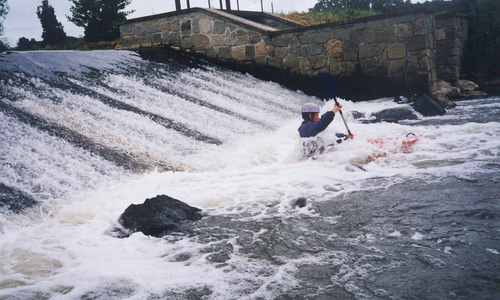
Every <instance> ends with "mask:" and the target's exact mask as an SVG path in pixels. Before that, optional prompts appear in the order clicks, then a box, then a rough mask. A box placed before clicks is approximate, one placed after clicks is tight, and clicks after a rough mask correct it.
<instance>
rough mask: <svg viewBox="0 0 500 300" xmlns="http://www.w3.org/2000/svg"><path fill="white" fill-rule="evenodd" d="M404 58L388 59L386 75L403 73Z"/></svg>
mask: <svg viewBox="0 0 500 300" xmlns="http://www.w3.org/2000/svg"><path fill="white" fill-rule="evenodd" d="M405 66H406V65H405V60H404V59H395V60H390V61H389V67H388V69H387V71H388V75H389V76H391V75H397V74H401V73H404V71H405Z"/></svg>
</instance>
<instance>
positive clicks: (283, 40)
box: [271, 35, 290, 47]
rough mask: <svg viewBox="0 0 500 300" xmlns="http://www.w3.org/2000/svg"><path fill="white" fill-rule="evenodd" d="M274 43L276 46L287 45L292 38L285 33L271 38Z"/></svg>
mask: <svg viewBox="0 0 500 300" xmlns="http://www.w3.org/2000/svg"><path fill="white" fill-rule="evenodd" d="M271 40H272V45H273V46H275V47H287V46H288V44H289V43H290V39H289V38H288V37H286V36H283V35H278V36H274V37H272V38H271Z"/></svg>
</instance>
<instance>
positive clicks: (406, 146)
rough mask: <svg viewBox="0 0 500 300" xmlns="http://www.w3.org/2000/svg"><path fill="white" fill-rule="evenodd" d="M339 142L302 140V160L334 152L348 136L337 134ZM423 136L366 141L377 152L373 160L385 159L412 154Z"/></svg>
mask: <svg viewBox="0 0 500 300" xmlns="http://www.w3.org/2000/svg"><path fill="white" fill-rule="evenodd" d="M336 135H337V138H338V140H337V141H336V142H335V143H334V144H326V143H325V141H324V140H323V139H322V138H320V137H312V138H302V139H301V144H302V145H301V150H302V151H301V152H302V153H301V154H302V155H301V159H306V158H313V159H316V157H317V156H318V155H320V154H323V153H328V152H331V151H334V150H335V148H336V147H334V146H335V144H340V143H342V142H347V141H349V140H345V138H346V136H345V135H344V134H342V133H337V134H336ZM421 137H422V136H421V135H413V134H408V135H407V136H404V137H378V138H365V140H366V141H367V142H368V143H369V144H371V145H373V146H374V147H373V148H375V149H373V150H375V151H373V152H374V153H373V155H371V156H370V157H371V158H372V159H375V158H378V157H385V156H387V155H388V154H391V153H410V152H411V151H412V147H413V145H414V144H415V143H416V142H418V141H419V139H420V138H421Z"/></svg>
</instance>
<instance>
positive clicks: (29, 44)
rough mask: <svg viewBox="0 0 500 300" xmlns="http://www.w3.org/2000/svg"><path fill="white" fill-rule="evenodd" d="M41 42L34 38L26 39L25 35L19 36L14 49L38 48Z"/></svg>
mask: <svg viewBox="0 0 500 300" xmlns="http://www.w3.org/2000/svg"><path fill="white" fill-rule="evenodd" d="M41 44H42V43H41V42H37V41H35V39H31V40H28V39H27V38H25V37H22V38H19V40H18V41H17V47H16V48H15V50H18V51H28V50H38V49H40V48H41Z"/></svg>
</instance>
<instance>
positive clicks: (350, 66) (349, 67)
mask: <svg viewBox="0 0 500 300" xmlns="http://www.w3.org/2000/svg"><path fill="white" fill-rule="evenodd" d="M358 66H359V64H358V62H351V61H347V62H345V73H346V76H351V75H354V74H356V71H357V70H358Z"/></svg>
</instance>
